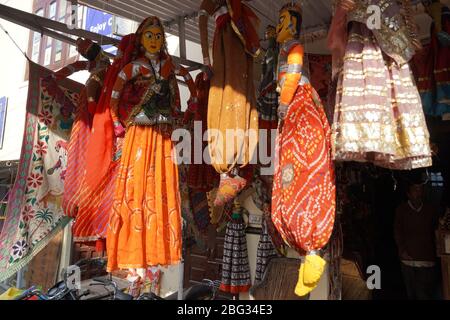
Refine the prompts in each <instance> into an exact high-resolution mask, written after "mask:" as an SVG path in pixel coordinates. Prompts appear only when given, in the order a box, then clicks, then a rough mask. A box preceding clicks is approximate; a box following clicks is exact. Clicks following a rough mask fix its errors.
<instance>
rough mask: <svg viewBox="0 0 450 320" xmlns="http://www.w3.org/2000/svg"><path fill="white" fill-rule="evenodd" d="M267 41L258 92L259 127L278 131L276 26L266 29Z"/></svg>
mask: <svg viewBox="0 0 450 320" xmlns="http://www.w3.org/2000/svg"><path fill="white" fill-rule="evenodd" d="M265 40H266V41H267V43H268V47H267V50H266V53H265V55H264V59H263V61H262V75H261V83H260V85H259V90H258V91H259V97H258V114H259V118H260V121H259V127H260V128H264V129H276V128H277V126H278V118H277V107H278V93H277V81H276V79H275V73H276V68H277V65H278V44H277V31H276V28H275V27H274V26H271V25H269V26H267V27H266V33H265Z"/></svg>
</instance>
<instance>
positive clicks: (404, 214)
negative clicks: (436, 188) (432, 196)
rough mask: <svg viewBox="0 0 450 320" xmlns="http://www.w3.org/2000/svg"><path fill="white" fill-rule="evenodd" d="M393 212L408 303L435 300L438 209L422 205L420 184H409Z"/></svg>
mask: <svg viewBox="0 0 450 320" xmlns="http://www.w3.org/2000/svg"><path fill="white" fill-rule="evenodd" d="M407 198H408V200H407V201H406V202H405V203H402V204H401V205H400V206H399V207H398V208H397V212H396V217H395V226H394V235H395V241H396V243H397V247H398V252H399V256H400V260H401V263H402V273H403V278H404V282H405V286H406V291H407V294H408V299H410V300H432V299H436V298H437V294H436V293H437V291H438V290H437V288H438V286H437V284H438V271H437V263H436V245H435V230H436V228H437V225H438V210H437V209H436V208H434V207H433V206H431V205H429V204H426V203H424V186H423V184H410V185H409V187H408V190H407Z"/></svg>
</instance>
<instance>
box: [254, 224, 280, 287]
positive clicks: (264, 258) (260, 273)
mask: <svg viewBox="0 0 450 320" xmlns="http://www.w3.org/2000/svg"><path fill="white" fill-rule="evenodd" d="M276 256H277V252H276V250H275V247H274V246H273V243H272V239H271V238H270V235H269V232H268V231H267V224H266V221H265V220H264V222H263V224H262V229H261V237H260V238H259V242H258V251H257V252H256V273H255V283H258V282H260V281H261V280H262V279H263V277H264V272H265V271H266V267H267V264H268V263H269V261H270V259H272V258H274V257H276Z"/></svg>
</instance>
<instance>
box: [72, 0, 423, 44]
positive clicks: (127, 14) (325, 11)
mask: <svg viewBox="0 0 450 320" xmlns="http://www.w3.org/2000/svg"><path fill="white" fill-rule="evenodd" d="M77 1H78V3H80V4H84V5H87V6H90V7H93V8H96V9H99V10H103V11H106V12H109V13H111V14H114V15H118V16H121V17H124V18H128V19H131V20H134V21H138V22H139V21H142V20H143V19H145V18H146V17H148V16H150V15H156V16H158V17H160V18H161V19H162V20H163V21H165V24H166V28H168V29H167V30H166V31H167V32H170V33H172V34H175V35H179V33H180V30H184V33H185V36H186V39H187V40H190V41H194V42H196V43H199V42H200V39H199V30H198V19H197V12H198V10H199V7H200V4H201V2H202V1H201V0H107V1H105V0H77ZM286 2H287V1H286V0H252V1H249V2H248V4H249V5H250V6H251V7H252V8H253V9H254V10H255V12H256V13H257V14H258V16H259V17H260V18H261V30H260V31H261V35H262V34H263V30H264V28H265V27H266V26H267V25H268V24H272V25H276V24H277V21H278V10H279V8H280V7H281V6H282V5H283V4H284V3H286ZM299 2H302V3H303V12H304V13H303V30H304V32H305V37H306V39H305V40H306V41H308V40H310V41H311V40H316V39H317V38H321V37H325V36H326V31H327V29H328V26H329V24H330V22H331V18H332V2H333V1H332V0H303V1H299ZM411 2H412V3H414V4H418V3H420V0H411ZM180 21H184V27H183V26H180V25H179V22H180ZM213 32H214V25H213V24H212V21H211V24H210V34H213ZM308 35H309V36H308Z"/></svg>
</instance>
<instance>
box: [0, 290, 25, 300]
mask: <svg viewBox="0 0 450 320" xmlns="http://www.w3.org/2000/svg"><path fill="white" fill-rule="evenodd" d="M23 291H24V290H20V289H17V288H9V289H8V290H6V291H5V292H4V293H3V294H1V295H0V300H14V299H15V298H16V297H18V296H20V295H21V294H22V293H23Z"/></svg>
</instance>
